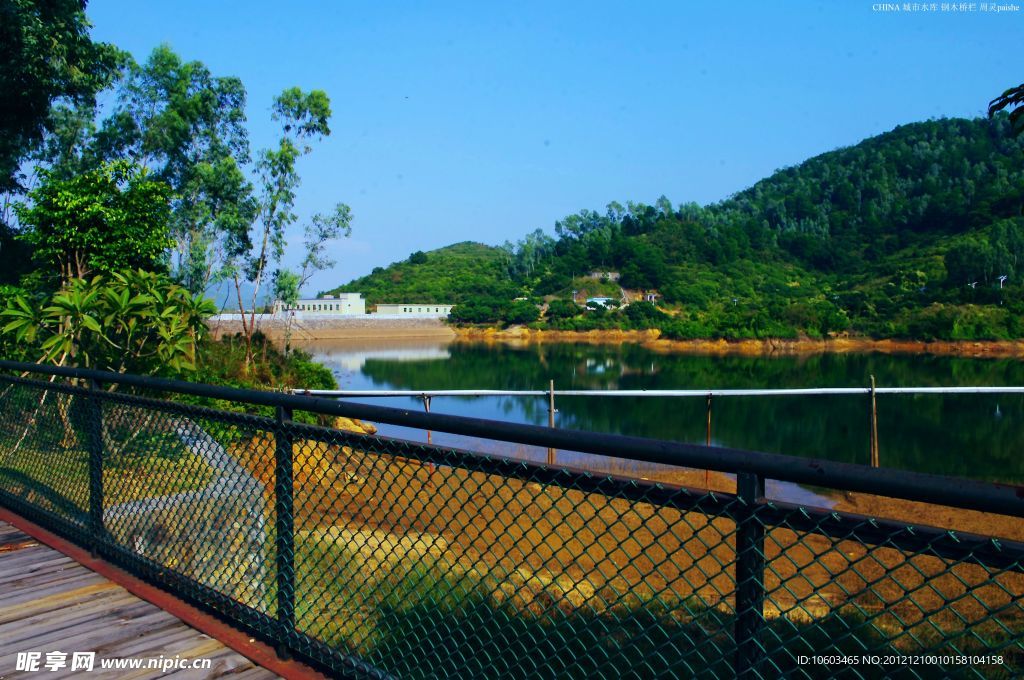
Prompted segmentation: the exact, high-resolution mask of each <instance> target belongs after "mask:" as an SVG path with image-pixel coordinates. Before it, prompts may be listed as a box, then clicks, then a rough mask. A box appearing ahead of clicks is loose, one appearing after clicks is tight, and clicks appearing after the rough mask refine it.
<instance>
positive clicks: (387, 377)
mask: <svg viewBox="0 0 1024 680" xmlns="http://www.w3.org/2000/svg"><path fill="white" fill-rule="evenodd" d="M303 349H305V350H306V351H308V352H310V353H311V354H312V355H313V357H314V358H315V359H316V360H317V361H319V362H321V363H323V364H324V365H326V366H328V367H329V368H330V369H331V370H332V371H333V372H334V374H335V376H336V378H337V380H338V383H339V386H340V387H341V389H350V390H372V389H382V390H383V389H399V390H407V389H408V390H448V389H500V390H543V389H546V388H547V385H548V381H549V380H554V381H555V387H556V389H580V390H583V389H586V390H591V389H592V390H606V389H725V388H786V387H864V386H866V385H867V384H868V381H869V376H870V375H872V374H873V375H874V376H875V378H876V381H877V384H878V385H879V386H902V387H932V386H951V385H1007V386H1009V385H1013V386H1016V385H1024V362H1021V361H1017V360H1013V359H973V358H970V359H969V358H960V357H937V356H917V355H886V354H810V355H801V356H777V357H773V356H768V357H763V356H758V357H748V356H698V355H688V354H671V355H667V354H659V353H655V352H652V351H649V350H647V349H644V348H642V347H637V346H629V345H622V346H613V345H584V344H568V343H566V344H535V345H527V346H514V345H507V344H506V345H502V344H467V343H446V342H444V341H437V340H416V339H405V340H395V341H376V342H373V343H370V342H367V341H366V340H363V341H360V342H345V341H320V342H315V343H306V344H305V345H304V346H303ZM357 401H360V402H364V403H375V404H382V405H387V406H401V407H410V408H417V409H422V408H423V404H422V401H421V400H419V399H413V398H360V399H357ZM557 409H558V413H557V416H556V425H557V427H559V428H564V429H578V430H591V431H596V432H609V433H617V434H627V435H635V436H642V437H654V438H659V439H670V440H676V441H683V442H696V443H703V442H704V438H705V426H706V421H705V418H706V410H705V409H706V404H705V401H704V399H703V398H611V397H605V398H600V397H560V398H559V399H558V402H557ZM431 410H432V411H433V412H439V413H450V414H456V415H465V416H473V417H480V418H492V419H497V420H506V421H511V422H519V423H532V424H537V425H546V424H547V418H548V413H547V401H546V399H544V398H533V397H498V398H494V397H487V398H467V397H446V398H440V397H438V398H434V399H433V401H432V403H431ZM868 424H869V405H868V399H867V397H866V396H859V395H858V396H813V397H793V396H786V397H721V398H716V399H715V400H714V404H713V414H712V443H713V444H716V445H720V446H730V447H736V448H743V449H751V450H758V451H768V452H776V453H785V454H789V455H796V456H808V457H816V458H825V459H830V460H837V461H845V462H855V463H867V462H868V446H869V443H868ZM382 432H383V433H384V434H389V435H393V436H401V437H404V438H408V439H416V440H423V439H424V437H425V433H424V432H422V431H416V430H409V429H406V428H398V427H387V426H385V427H383V428H382ZM878 433H879V450H880V459H881V463H882V465H883V466H885V467H893V468H900V469H905V470H915V471H919V472H930V473H936V474H944V475H954V476H960V477H970V478H976V479H985V480H992V481H1002V482H1008V483H1016V484H1024V455H1022V454H1024V395H879V396H878ZM433 441H434V443H439V444H447V445H453V446H456V445H466V443H467V442H466V441H465V440H460V439H459V438H452V437H446V436H445V435H443V434H440V433H435V434H434V435H433ZM472 446H473V447H475V448H483V449H485V450H492V451H497V452H501V453H510V451H509V450H508V448H507V445H505V448H502V446H501V445H499V444H495V443H488V442H479V441H474V442H472ZM512 453H513V454H514V455H519V456H522V457H526V458H532V459H538V458H539V459H541V460H543V451H536V450H530V449H529V448H527V447H519V448H517V449H516V450H515V451H512ZM571 455H572V454H570V459H569V460H568V461H567V460H566V459H565V458H563V457H560V458H559V460H560V461H562V462H570V463H579V462H581V460H580V459H573V458H572V457H571ZM582 462H583V463H586V462H587V461H586V460H582ZM629 471H631V472H640V471H642V470H639V469H636V470H629ZM794 493H795V492H794ZM794 493H788V494H786V495H787V497H788V499H791V500H796V499H794V498H792V496H793V495H794Z"/></svg>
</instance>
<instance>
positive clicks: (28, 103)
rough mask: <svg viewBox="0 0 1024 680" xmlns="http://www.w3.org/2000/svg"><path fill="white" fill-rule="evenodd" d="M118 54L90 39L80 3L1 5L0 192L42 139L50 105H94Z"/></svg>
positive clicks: (3, 0) (37, 0)
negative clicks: (61, 102)
mask: <svg viewBox="0 0 1024 680" xmlns="http://www.w3.org/2000/svg"><path fill="white" fill-rule="evenodd" d="M118 58H119V52H118V51H117V50H116V49H115V48H114V47H113V46H112V45H108V44H105V43H94V42H92V40H91V39H90V38H89V22H88V20H87V19H86V16H85V2H84V1H83V0H0V92H3V93H4V94H3V97H2V98H0V191H5V192H7V191H16V190H18V189H19V186H20V182H19V180H18V176H17V175H18V167H19V165H20V163H21V161H22V160H23V159H24V158H25V157H26V155H27V154H28V153H29V152H30V151H31V150H32V148H33V147H34V146H35V145H36V144H37V143H38V142H39V141H40V140H41V139H42V136H43V132H44V130H45V129H46V128H47V125H48V117H49V113H50V106H51V104H52V103H53V102H54V101H56V100H59V99H68V100H71V101H75V102H90V103H91V102H92V101H93V100H94V97H95V95H96V93H97V92H98V91H100V90H101V89H103V88H104V87H106V85H107V84H108V83H109V79H110V76H111V75H112V74H113V73H114V71H115V68H116V65H117V63H118Z"/></svg>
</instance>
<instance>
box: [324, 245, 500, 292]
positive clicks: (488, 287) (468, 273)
mask: <svg viewBox="0 0 1024 680" xmlns="http://www.w3.org/2000/svg"><path fill="white" fill-rule="evenodd" d="M514 290H515V286H514V285H513V284H512V282H511V281H509V280H508V277H507V274H506V270H505V267H504V265H503V264H502V251H501V250H500V249H498V248H494V247H492V246H488V245H484V244H482V243H474V242H472V241H464V242H462V243H455V244H452V245H450V246H445V247H444V248H438V249H437V250H432V251H430V252H428V253H422V252H420V253H414V254H413V255H411V256H410V257H409V258H408V259H405V260H403V261H401V262H395V263H392V264H390V265H388V266H387V267H386V268H385V267H378V268H376V269H374V270H373V272H372V273H370V274H367V275H366V276H362V277H360V278H358V279H354V280H353V281H351V282H349V283H347V284H345V285H343V286H339V287H337V288H334V289H332V290H329V291H325V292H326V293H327V294H333V295H336V294H338V293H357V292H358V293H362V294H363V297H364V298H366V300H367V305H368V306H369V305H375V304H382V303H400V302H410V303H417V302H424V303H427V302H429V303H453V304H459V303H462V302H466V301H467V300H468V299H470V298H472V297H474V296H478V295H486V296H507V295H510V294H511V293H512V292H513V291H514Z"/></svg>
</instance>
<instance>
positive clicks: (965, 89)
mask: <svg viewBox="0 0 1024 680" xmlns="http://www.w3.org/2000/svg"><path fill="white" fill-rule="evenodd" d="M899 4H900V5H901V6H902V4H903V3H899ZM872 5H873V3H871V2H861V1H859V0H858V1H851V0H844V1H842V2H798V1H787V2H769V1H762V2H741V1H733V2H714V1H710V0H708V1H701V2H683V1H678V2H633V3H626V2H620V3H603V2H585V3H584V2H578V3H577V2H559V3H552V2H517V3H504V4H498V3H486V2H464V3H463V2H448V3H440V2H436V3H423V2H420V3H413V2H389V3H381V2H342V1H333V2H312V1H309V0H293V1H291V2H287V3H282V2H265V1H263V0H252V1H249V2H234V1H227V0H213V1H211V0H204V1H195V0H176V1H175V2H163V3H156V2H145V1H143V2H140V1H139V0H117V1H115V0H91V2H90V3H89V5H88V10H87V11H88V14H89V16H90V18H91V20H92V22H93V24H94V29H93V36H94V38H95V39H99V40H104V41H109V42H113V43H115V44H117V45H118V46H120V47H121V48H123V49H127V50H128V51H130V52H131V53H132V54H133V55H134V56H135V57H136V58H137V59H139V60H143V59H145V57H146V56H147V55H148V54H149V52H150V51H151V50H152V49H153V48H154V47H155V46H157V45H158V44H160V43H168V44H170V45H171V46H172V47H173V48H174V49H175V50H176V51H177V52H178V53H179V54H181V55H182V57H184V58H186V59H190V60H191V59H198V60H200V61H203V62H204V63H206V65H207V66H209V67H210V69H211V70H212V71H213V73H214V74H215V75H234V76H238V77H240V78H241V79H242V80H243V82H244V83H245V85H246V87H247V89H248V93H249V106H248V116H249V125H250V130H251V139H252V142H253V146H254V148H260V147H262V146H266V145H269V144H271V143H273V141H274V139H275V129H274V126H273V124H272V123H271V121H270V115H269V107H270V103H271V101H272V99H273V97H274V96H275V95H276V94H278V93H279V92H280V91H281V90H282V89H284V88H286V87H290V86H292V85H299V86H301V87H302V88H304V89H311V88H319V89H323V90H326V91H327V93H328V94H329V95H330V97H331V100H332V104H333V109H334V118H333V121H332V129H333V135H332V136H331V137H330V138H329V139H327V140H325V141H324V142H323V143H321V144H320V145H318V146H317V148H316V149H315V151H314V152H313V153H312V154H311V155H310V156H309V157H307V158H306V159H304V160H303V162H302V166H301V170H302V175H303V184H302V187H301V188H300V190H299V199H298V203H297V208H298V211H297V212H298V213H299V215H300V216H302V217H307V216H309V215H310V214H312V213H314V212H318V211H328V210H330V208H331V207H332V206H333V205H334V204H335V203H336V202H338V201H343V202H346V203H348V204H349V205H350V206H351V207H352V210H353V213H354V215H355V221H354V224H353V233H352V237H351V238H350V239H346V240H343V241H341V242H339V243H338V244H336V246H335V247H334V248H333V249H332V250H333V252H334V255H335V257H336V259H337V260H338V266H337V267H336V268H335V269H334V270H333V271H331V272H325V273H322V274H320V275H318V276H317V277H315V278H314V279H313V281H312V282H311V286H310V288H311V289H312V292H315V291H316V290H317V289H326V288H329V287H332V286H334V285H336V284H338V283H342V282H344V281H347V280H349V279H351V278H353V277H355V276H359V275H362V274H365V273H368V272H369V271H370V270H371V269H372V268H373V267H375V266H383V265H387V264H388V263H390V262H393V261H395V260H400V259H403V258H405V257H406V256H408V254H409V253H410V252H412V251H415V250H429V249H432V248H437V247H440V246H443V245H447V244H449V243H453V242H457V241H465V240H475V241H482V242H484V243H490V244H497V243H500V242H503V241H505V240H506V239H511V240H516V239H518V238H520V237H522V236H523V235H525V234H526V233H527V232H529V231H532V230H534V229H536V228H538V227H540V228H543V229H545V230H547V231H549V232H550V231H551V230H552V228H553V225H554V222H555V221H556V220H557V219H559V218H561V217H564V216H565V215H567V214H569V213H572V212H576V211H578V210H580V209H583V208H590V209H601V208H603V207H604V206H605V205H606V204H607V203H608V202H610V201H612V200H618V201H620V202H623V203H624V202H626V201H628V200H633V201H641V202H653V201H654V200H655V199H657V198H658V196H660V195H662V194H664V195H666V196H668V197H669V198H670V199H671V200H672V201H673V202H674V203H680V202H685V201H697V202H698V203H702V204H704V203H709V202H713V201H717V200H720V199H722V198H725V197H726V196H728V195H730V194H732V193H734V192H736V191H739V190H741V189H743V188H745V187H747V186H749V185H751V184H752V183H754V182H755V181H757V180H758V179H760V178H761V177H763V176H765V175H768V174H770V173H771V172H772V171H774V170H776V169H778V168H781V167H785V166H788V165H793V164H796V163H799V162H800V161H802V160H804V159H806V158H808V157H811V156H814V155H816V154H819V153H822V152H825V151H828V150H830V149H834V148H837V147H840V146H846V145H850V144H854V143H856V142H857V141H859V140H861V139H863V138H865V137H869V136H871V135H875V134H878V133H880V132H884V131H887V130H891V129H892V128H893V127H895V126H896V125H899V124H902V123H908V122H912V121H917V120H923V119H927V118H932V117H942V116H978V115H982V114H983V113H984V110H985V106H986V104H987V102H988V101H989V100H990V99H991V98H993V97H994V96H996V95H998V94H999V93H1000V92H1002V91H1003V90H1004V89H1006V88H1007V87H1009V86H1011V85H1016V84H1019V83H1020V82H1021V81H1022V80H1024V70H1022V69H1021V68H1020V66H1019V60H1018V59H1017V58H1016V56H1017V52H1018V48H1019V45H1020V39H1021V37H1022V36H1024V32H1022V28H1024V24H1022V22H1024V12H1008V13H1001V14H993V13H989V12H981V11H980V3H975V11H974V12H966V13H961V12H956V13H953V12H942V11H939V12H934V13H931V12H928V13H922V12H909V13H906V12H879V11H874V10H873V9H872ZM291 242H292V244H293V246H292V249H291V250H290V252H289V253H288V255H286V258H285V263H286V264H288V263H289V262H291V261H294V260H297V259H298V258H299V257H300V253H299V243H300V239H299V236H298V229H296V234H295V236H294V237H293V238H292V239H291Z"/></svg>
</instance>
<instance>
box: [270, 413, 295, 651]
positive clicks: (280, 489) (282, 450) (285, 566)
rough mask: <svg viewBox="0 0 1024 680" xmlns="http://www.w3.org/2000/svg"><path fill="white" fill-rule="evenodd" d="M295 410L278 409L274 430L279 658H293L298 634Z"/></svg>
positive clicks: (277, 647) (277, 648)
mask: <svg viewBox="0 0 1024 680" xmlns="http://www.w3.org/2000/svg"><path fill="white" fill-rule="evenodd" d="M291 420H292V410H291V409H290V408H288V407H285V406H278V407H277V429H276V430H275V431H274V442H275V444H276V445H275V447H274V448H275V453H274V457H275V466H274V470H275V472H274V510H275V514H276V516H277V542H276V543H277V625H278V630H277V638H278V639H277V645H276V651H277V655H278V656H279V657H281V658H282V659H290V658H291V652H290V651H289V649H288V640H289V639H290V638H291V637H292V635H293V634H294V632H295V498H294V492H295V488H294V485H293V481H292V475H293V469H292V436H291V433H290V432H288V430H287V427H288V425H289V424H290V423H291Z"/></svg>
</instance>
